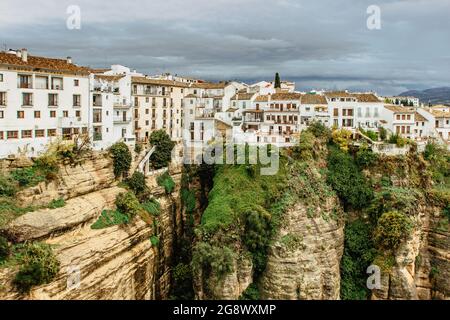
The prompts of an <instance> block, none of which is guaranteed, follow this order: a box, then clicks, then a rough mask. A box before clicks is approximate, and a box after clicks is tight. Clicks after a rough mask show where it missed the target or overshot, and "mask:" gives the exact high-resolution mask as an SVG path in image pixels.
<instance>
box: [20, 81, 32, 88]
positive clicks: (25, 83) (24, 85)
mask: <svg viewBox="0 0 450 320" xmlns="http://www.w3.org/2000/svg"><path fill="white" fill-rule="evenodd" d="M17 88H19V89H33V85H32V84H31V82H20V83H19V85H18V86H17Z"/></svg>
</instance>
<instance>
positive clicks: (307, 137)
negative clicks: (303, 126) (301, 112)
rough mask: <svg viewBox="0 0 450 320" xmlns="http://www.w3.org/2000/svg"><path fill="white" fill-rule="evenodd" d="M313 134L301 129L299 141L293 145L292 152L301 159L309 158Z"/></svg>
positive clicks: (312, 146) (312, 147)
mask: <svg viewBox="0 0 450 320" xmlns="http://www.w3.org/2000/svg"><path fill="white" fill-rule="evenodd" d="M314 142H315V139H314V134H313V133H311V132H309V131H303V132H302V134H301V135H300V139H299V143H298V145H297V146H295V147H294V150H293V151H294V153H295V154H297V155H298V157H299V158H300V159H302V160H307V159H311V158H312V157H313V149H314Z"/></svg>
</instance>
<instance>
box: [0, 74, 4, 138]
mask: <svg viewBox="0 0 450 320" xmlns="http://www.w3.org/2000/svg"><path fill="white" fill-rule="evenodd" d="M0 82H3V73H0ZM2 133H3V132H2Z"/></svg>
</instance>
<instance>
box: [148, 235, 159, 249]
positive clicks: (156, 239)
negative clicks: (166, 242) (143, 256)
mask: <svg viewBox="0 0 450 320" xmlns="http://www.w3.org/2000/svg"><path fill="white" fill-rule="evenodd" d="M150 242H151V244H152V246H153V247H157V246H158V245H159V237H158V236H155V235H153V236H151V237H150Z"/></svg>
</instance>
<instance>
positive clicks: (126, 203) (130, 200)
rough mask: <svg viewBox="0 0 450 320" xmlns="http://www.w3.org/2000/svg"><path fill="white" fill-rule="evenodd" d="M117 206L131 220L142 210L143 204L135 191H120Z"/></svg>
mask: <svg viewBox="0 0 450 320" xmlns="http://www.w3.org/2000/svg"><path fill="white" fill-rule="evenodd" d="M116 207H117V210H119V211H120V212H122V213H123V214H125V215H127V216H128V218H129V219H130V220H131V219H132V218H133V217H134V216H135V215H137V214H139V212H140V211H141V210H142V207H141V204H140V203H139V200H138V199H137V198H136V196H135V195H134V193H133V192H126V193H119V194H118V195H117V198H116Z"/></svg>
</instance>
